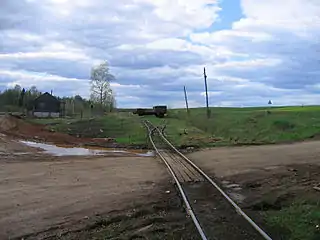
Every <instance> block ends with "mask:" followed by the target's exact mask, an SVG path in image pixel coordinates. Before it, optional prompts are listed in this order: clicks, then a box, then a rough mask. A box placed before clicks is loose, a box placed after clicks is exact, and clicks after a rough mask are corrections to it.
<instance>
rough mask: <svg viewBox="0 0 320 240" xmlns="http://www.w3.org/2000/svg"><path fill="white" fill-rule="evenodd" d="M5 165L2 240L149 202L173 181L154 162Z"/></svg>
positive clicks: (0, 194)
mask: <svg viewBox="0 0 320 240" xmlns="http://www.w3.org/2000/svg"><path fill="white" fill-rule="evenodd" d="M24 159H26V156H23V157H22V158H21V161H20V162H17V161H15V162H12V163H10V162H4V163H3V162H0V179H1V182H0V216H1V218H0V226H1V228H0V239H6V238H7V237H9V236H10V237H16V236H20V235H24V234H29V233H32V232H39V231H42V230H44V229H46V228H48V227H51V228H52V227H54V226H58V225H61V224H65V223H67V222H69V221H74V220H77V219H81V218H85V217H86V216H88V217H92V216H93V215H95V214H96V213H103V212H108V211H112V210H117V209H122V208H124V207H127V206H128V205H132V203H133V202H132V201H135V202H136V203H138V202H139V201H142V200H143V202H145V200H146V199H147V198H148V195H149V194H150V193H151V192H152V191H153V189H154V188H156V187H157V184H158V183H159V182H161V181H163V180H164V179H165V178H167V177H168V175H167V174H166V171H165V169H164V168H162V167H161V166H160V165H159V162H157V161H156V160H155V159H153V158H147V157H143V158H142V157H135V158H133V157H130V158H128V157H123V158H122V157H118V158H97V157H91V158H88V159H72V158H70V159H64V160H61V161H54V162H50V161H49V162H48V161H42V162H32V161H30V160H29V161H27V162H25V161H24Z"/></svg>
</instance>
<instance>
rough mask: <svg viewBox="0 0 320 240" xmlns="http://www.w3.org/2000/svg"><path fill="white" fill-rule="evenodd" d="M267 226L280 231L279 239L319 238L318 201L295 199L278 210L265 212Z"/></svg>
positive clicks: (319, 206)
mask: <svg viewBox="0 0 320 240" xmlns="http://www.w3.org/2000/svg"><path fill="white" fill-rule="evenodd" d="M265 220H266V223H267V225H268V226H270V227H272V228H274V230H275V231H277V232H279V233H282V235H283V236H281V237H282V238H281V239H288V240H289V239H290V240H317V239H320V202H310V201H308V202H307V201H302V200H299V201H296V202H293V203H292V204H291V205H290V206H287V207H284V208H282V209H281V210H279V211H268V212H266V213H265Z"/></svg>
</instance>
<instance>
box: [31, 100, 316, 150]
mask: <svg viewBox="0 0 320 240" xmlns="http://www.w3.org/2000/svg"><path fill="white" fill-rule="evenodd" d="M210 110H211V118H210V119H207V118H206V109H205V108H195V109H190V115H187V113H186V111H185V109H172V110H169V112H168V117H166V118H163V119H161V118H156V117H154V116H144V117H143V118H146V119H149V120H150V121H152V122H153V123H154V124H156V125H163V124H164V123H166V124H167V128H166V134H167V136H168V138H169V139H170V140H171V141H172V142H173V143H174V144H175V145H177V146H190V145H191V146H198V147H211V146H229V145H257V144H273V143H283V142H293V141H301V140H306V139H315V138H317V137H320V106H304V107H301V106H297V107H292V106H290V107H254V108H211V109H210ZM140 119H141V118H139V117H138V116H136V115H132V114H130V113H128V112H120V113H113V114H108V115H106V116H103V117H98V118H94V119H83V120H77V119H37V120H33V121H34V122H37V123H42V124H46V125H49V126H50V127H51V128H53V129H55V130H57V131H63V132H68V133H70V134H74V135H77V134H78V135H80V136H87V137H111V138H115V139H116V141H117V142H119V143H124V144H142V143H145V142H146V133H145V130H144V128H143V127H142V126H141V124H140ZM100 129H101V130H100Z"/></svg>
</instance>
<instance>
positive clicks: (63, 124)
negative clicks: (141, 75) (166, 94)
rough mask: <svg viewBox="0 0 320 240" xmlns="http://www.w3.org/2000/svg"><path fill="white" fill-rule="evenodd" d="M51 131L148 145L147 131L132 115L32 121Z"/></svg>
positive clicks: (137, 118)
mask: <svg viewBox="0 0 320 240" xmlns="http://www.w3.org/2000/svg"><path fill="white" fill-rule="evenodd" d="M29 121H31V122H34V123H38V124H44V125H46V126H47V127H48V128H50V129H51V130H54V131H57V132H62V133H68V134H70V135H74V136H78V137H90V138H113V139H115V141H116V142H117V143H120V144H126V145H142V146H145V145H146V143H147V142H146V131H145V129H144V127H143V126H142V125H141V123H140V118H139V117H137V116H134V115H132V114H130V113H110V114H108V115H105V116H102V117H96V118H90V119H68V118H62V119H61V118H60V119H31V120H29Z"/></svg>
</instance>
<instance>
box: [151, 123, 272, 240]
mask: <svg viewBox="0 0 320 240" xmlns="http://www.w3.org/2000/svg"><path fill="white" fill-rule="evenodd" d="M149 124H151V123H150V122H149ZM151 125H152V124H151ZM155 130H157V131H158V134H159V136H160V137H161V138H162V139H163V140H164V141H165V142H166V143H167V144H168V145H169V146H170V147H171V148H172V149H173V150H174V151H175V152H176V153H177V154H179V155H180V156H181V157H182V158H183V159H184V160H186V161H187V162H188V163H189V164H191V166H193V167H194V168H195V169H196V170H197V171H198V172H199V173H200V174H201V175H202V176H203V177H205V179H207V180H208V181H209V182H210V183H211V184H212V185H213V186H214V187H215V188H216V189H217V190H218V191H219V192H220V193H221V194H222V196H223V197H224V198H225V199H226V200H227V201H228V202H229V203H230V204H231V205H232V206H233V207H234V209H235V210H236V212H237V213H238V214H240V215H241V216H242V217H243V218H244V219H245V220H246V221H247V222H248V223H249V224H250V225H251V226H252V227H253V228H254V229H255V230H256V231H258V232H259V233H260V235H261V236H262V237H263V238H264V239H266V240H272V238H271V237H270V236H269V235H268V234H267V233H266V232H265V231H263V230H262V229H261V228H260V227H259V226H258V225H257V224H256V223H255V222H254V221H253V220H252V219H251V218H250V217H249V216H248V215H247V214H246V213H245V212H244V211H243V210H242V209H241V208H240V207H239V206H238V205H237V204H236V203H235V202H234V201H233V200H232V199H231V198H230V197H229V196H228V195H227V194H226V193H225V192H224V191H223V190H222V189H221V188H220V187H219V186H218V184H216V183H215V182H214V181H213V180H212V178H210V177H209V176H208V175H207V174H206V173H205V172H204V171H202V170H201V169H200V168H199V167H198V166H197V165H196V164H194V163H193V162H192V161H191V160H190V159H188V158H187V157H186V156H185V155H183V154H182V153H181V152H180V151H179V150H178V149H176V148H175V147H174V146H173V145H172V144H171V143H170V142H169V140H168V139H167V138H166V137H165V136H164V135H163V134H162V132H161V131H160V130H159V129H158V128H155Z"/></svg>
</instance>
